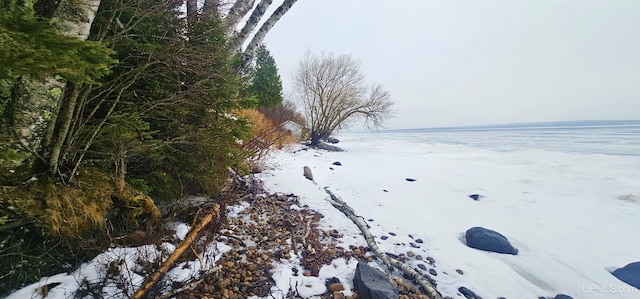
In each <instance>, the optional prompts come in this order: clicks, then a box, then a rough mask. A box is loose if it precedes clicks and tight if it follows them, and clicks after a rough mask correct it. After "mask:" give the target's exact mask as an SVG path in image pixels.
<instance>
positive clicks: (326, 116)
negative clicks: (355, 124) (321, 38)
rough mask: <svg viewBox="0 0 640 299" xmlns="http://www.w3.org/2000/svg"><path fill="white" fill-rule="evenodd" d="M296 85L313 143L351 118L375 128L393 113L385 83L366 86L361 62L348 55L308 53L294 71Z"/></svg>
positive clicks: (298, 99)
mask: <svg viewBox="0 0 640 299" xmlns="http://www.w3.org/2000/svg"><path fill="white" fill-rule="evenodd" d="M294 88H295V97H296V99H297V101H298V102H299V103H300V105H301V106H302V109H303V111H304V115H305V118H306V121H307V127H308V129H309V135H310V144H311V145H316V144H318V142H320V140H322V139H326V138H328V137H329V136H330V135H331V134H332V133H333V132H335V131H336V130H339V129H341V128H343V127H344V126H345V125H348V122H349V121H354V120H357V119H364V121H365V125H366V126H367V127H369V128H376V127H381V126H382V125H383V123H384V120H385V119H387V118H389V117H390V116H391V115H392V110H391V106H392V105H393V102H392V101H391V99H390V96H389V93H388V92H387V91H385V90H384V89H383V88H382V85H379V84H374V85H370V86H369V85H367V84H366V83H365V76H364V74H363V73H362V71H361V70H360V63H359V62H358V61H356V60H354V59H353V58H352V57H351V56H349V55H339V56H335V55H333V54H325V53H322V54H320V55H314V54H312V53H311V52H307V53H306V55H305V56H304V58H303V59H302V60H301V61H300V63H299V64H298V68H297V70H296V72H295V76H294Z"/></svg>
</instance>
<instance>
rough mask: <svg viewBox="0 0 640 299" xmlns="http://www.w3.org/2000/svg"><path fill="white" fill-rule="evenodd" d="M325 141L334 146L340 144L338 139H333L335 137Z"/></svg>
mask: <svg viewBox="0 0 640 299" xmlns="http://www.w3.org/2000/svg"><path fill="white" fill-rule="evenodd" d="M326 141H327V142H329V143H333V144H336V143H339V142H340V139H338V138H335V137H329V138H327V139H326Z"/></svg>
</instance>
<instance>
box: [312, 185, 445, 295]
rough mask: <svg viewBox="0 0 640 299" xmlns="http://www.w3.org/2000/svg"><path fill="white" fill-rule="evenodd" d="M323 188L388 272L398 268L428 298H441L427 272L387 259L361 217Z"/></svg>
mask: <svg viewBox="0 0 640 299" xmlns="http://www.w3.org/2000/svg"><path fill="white" fill-rule="evenodd" d="M324 190H325V191H326V192H327V193H328V194H329V196H330V197H331V199H330V200H327V201H329V203H331V205H333V207H335V208H336V209H338V210H339V211H340V212H342V213H343V214H345V215H346V216H347V218H349V219H351V221H353V223H355V224H356V226H358V228H359V229H360V231H361V232H362V234H363V235H364V238H365V240H366V241H367V244H368V245H369V248H371V252H373V253H374V254H375V255H376V256H377V257H378V258H379V259H380V260H382V263H384V265H385V266H386V267H387V272H388V273H390V272H391V271H392V270H393V268H394V267H395V268H396V269H399V270H400V271H402V272H403V273H405V274H407V275H409V276H410V277H412V278H413V279H415V281H416V282H417V283H418V284H419V285H420V286H421V287H422V288H423V289H424V290H425V291H426V292H427V294H426V295H427V296H429V298H431V299H441V296H440V294H439V293H438V291H436V289H435V288H434V287H433V285H432V284H431V282H430V277H429V276H428V275H427V274H420V273H418V272H417V271H416V270H414V269H412V268H411V267H409V266H407V265H405V264H404V263H402V262H400V261H398V260H395V259H389V257H387V255H386V254H385V253H384V251H382V250H381V249H380V247H378V244H377V243H376V241H375V239H374V237H373V235H372V234H371V232H370V231H369V229H368V228H367V224H366V223H365V222H364V220H363V218H362V217H359V216H357V215H356V213H355V211H354V210H353V209H352V208H351V207H350V206H349V205H347V203H346V202H344V201H343V200H342V199H340V197H338V196H336V195H335V194H333V192H331V191H330V190H329V187H325V188H324Z"/></svg>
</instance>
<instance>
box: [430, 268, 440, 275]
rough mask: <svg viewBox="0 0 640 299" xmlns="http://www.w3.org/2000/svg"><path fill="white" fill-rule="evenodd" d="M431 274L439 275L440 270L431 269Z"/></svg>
mask: <svg viewBox="0 0 640 299" xmlns="http://www.w3.org/2000/svg"><path fill="white" fill-rule="evenodd" d="M429 274H431V275H433V276H438V272H436V269H429Z"/></svg>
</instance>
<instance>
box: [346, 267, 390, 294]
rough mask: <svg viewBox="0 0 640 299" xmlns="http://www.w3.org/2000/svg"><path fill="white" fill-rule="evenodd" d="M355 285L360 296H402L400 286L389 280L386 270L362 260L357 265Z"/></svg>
mask: <svg viewBox="0 0 640 299" xmlns="http://www.w3.org/2000/svg"><path fill="white" fill-rule="evenodd" d="M353 286H354V288H355V289H356V290H357V291H358V295H359V297H360V298H371V299H387V298H393V299H397V298H398V297H399V296H400V295H399V293H398V288H397V287H395V286H394V285H392V284H391V282H389V280H388V279H387V275H386V274H385V273H384V272H382V271H380V270H378V269H376V268H373V267H371V266H369V265H367V264H366V263H362V262H359V263H358V265H357V266H356V274H355V276H354V277H353Z"/></svg>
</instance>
